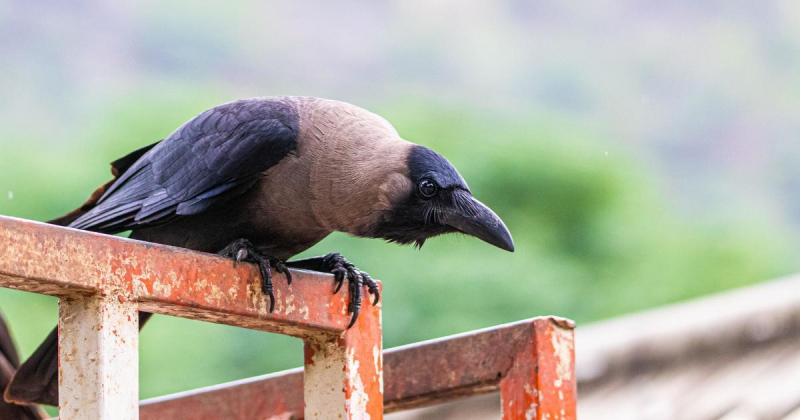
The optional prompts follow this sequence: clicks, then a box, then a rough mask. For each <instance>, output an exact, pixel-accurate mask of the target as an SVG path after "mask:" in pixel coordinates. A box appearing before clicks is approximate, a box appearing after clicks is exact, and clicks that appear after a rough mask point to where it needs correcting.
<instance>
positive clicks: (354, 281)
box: [322, 252, 381, 328]
mask: <svg viewBox="0 0 800 420" xmlns="http://www.w3.org/2000/svg"><path fill="white" fill-rule="evenodd" d="M322 266H323V269H324V270H327V271H329V272H331V273H333V276H334V279H335V281H336V289H334V291H333V293H334V294H336V293H338V292H339V290H340V289H341V288H342V285H343V284H344V280H345V278H346V279H347V282H348V286H349V291H350V302H349V303H348V305H347V311H348V312H349V313H351V314H353V318H352V319H351V320H350V324H349V325H348V326H347V328H350V327H352V326H353V325H354V324H355V323H356V320H357V319H358V314H359V312H360V311H361V298H362V289H363V288H364V286H366V287H367V290H368V291H369V294H371V295H373V296H374V299H373V301H372V304H373V305H377V304H378V301H379V300H380V299H381V292H380V289H379V288H378V283H377V282H376V281H375V280H373V279H372V277H370V275H369V274H367V273H365V272H363V271H361V270H359V269H358V268H356V267H355V266H354V265H353V264H352V263H350V261H347V259H346V258H345V257H343V256H342V255H341V254H339V253H336V252H334V253H331V254H328V255H325V256H323V257H322Z"/></svg>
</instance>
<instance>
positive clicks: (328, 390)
mask: <svg viewBox="0 0 800 420" xmlns="http://www.w3.org/2000/svg"><path fill="white" fill-rule="evenodd" d="M381 330H382V325H381V303H378V305H377V306H373V305H371V304H370V303H367V302H366V299H365V302H364V305H363V307H362V308H361V315H360V317H359V319H358V322H356V324H355V325H354V326H353V328H351V329H349V330H347V331H346V332H344V333H343V334H341V335H337V336H328V337H322V338H310V339H306V340H305V370H304V372H305V373H304V379H303V382H304V387H303V389H304V391H303V395H304V399H305V418H306V419H353V420H355V419H369V420H380V419H383V339H382V336H383V335H382V331H381Z"/></svg>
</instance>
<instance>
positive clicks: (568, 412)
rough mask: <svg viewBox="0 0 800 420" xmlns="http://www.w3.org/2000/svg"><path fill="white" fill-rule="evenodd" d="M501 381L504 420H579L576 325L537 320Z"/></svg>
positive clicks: (562, 321)
mask: <svg viewBox="0 0 800 420" xmlns="http://www.w3.org/2000/svg"><path fill="white" fill-rule="evenodd" d="M529 328H530V329H529V334H528V335H527V337H526V338H525V340H524V341H523V342H521V343H519V344H518V345H519V347H517V349H516V350H517V353H516V356H515V357H514V363H513V365H512V366H511V369H509V370H508V372H507V374H506V375H505V376H504V377H503V379H502V380H501V381H500V396H501V399H502V409H503V419H504V420H530V419H548V420H573V419H576V418H577V389H578V380H577V379H576V378H575V346H574V341H573V334H574V331H573V328H574V325H572V323H570V322H569V321H566V320H563V319H537V320H534V321H533V323H532V325H530V326H529Z"/></svg>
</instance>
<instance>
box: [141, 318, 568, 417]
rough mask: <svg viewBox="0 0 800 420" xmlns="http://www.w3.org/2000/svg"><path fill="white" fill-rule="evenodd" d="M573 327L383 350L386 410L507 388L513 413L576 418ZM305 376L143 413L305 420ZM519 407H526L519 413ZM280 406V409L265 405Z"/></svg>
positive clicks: (534, 327) (547, 324)
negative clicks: (187, 411) (195, 411)
mask: <svg viewBox="0 0 800 420" xmlns="http://www.w3.org/2000/svg"><path fill="white" fill-rule="evenodd" d="M573 328H574V325H573V324H572V323H571V322H570V321H568V320H564V319H562V318H555V317H543V318H535V319H531V320H526V321H521V322H517V323H513V324H508V325H503V326H499V327H495V328H491V329H486V330H480V331H474V332H470V333H467V334H461V335H457V336H452V337H445V338H441V339H437V340H432V341H428V342H422V343H417V344H412V345H409V346H404V347H398V348H395V349H390V350H387V351H386V352H385V353H384V355H383V367H384V382H385V394H384V406H385V410H386V412H387V413H388V412H395V411H400V410H403V409H408V408H414V407H420V406H425V405H432V404H437V403H442V402H446V401H449V400H453V399H457V398H462V397H467V396H471V395H476V394H482V393H488V392H494V391H498V390H500V391H501V392H502V393H503V400H504V403H505V404H506V405H507V407H508V409H506V410H505V412H504V413H505V415H506V418H509V419H517V418H521V419H526V420H527V419H528V418H532V419H545V418H550V419H560V418H563V419H574V418H575V410H576V405H577V401H576V386H575V385H576V383H577V382H576V379H575V372H574V349H573V331H572V330H573ZM302 375H303V374H302V372H301V371H300V370H293V371H287V372H285V373H283V374H274V375H268V376H266V377H263V378H252V379H248V380H246V381H240V382H237V383H234V384H231V386H230V387H228V386H225V385H219V386H216V387H212V388H207V389H201V390H196V391H192V392H188V393H183V394H179V395H175V396H174V397H169V396H167V397H162V398H159V399H155V400H150V401H146V402H144V403H143V405H142V416H143V418H148V419H157V418H166V414H165V415H164V417H162V416H161V415H162V413H170V412H175V411H161V410H167V409H169V410H178V409H179V407H187V408H188V407H196V406H198V405H203V406H204V407H207V408H208V409H207V411H203V413H204V416H205V417H204V418H226V419H249V418H259V417H269V416H272V415H277V414H281V413H285V412H289V413H293V414H295V415H296V416H297V417H298V418H299V417H300V416H301V413H302V412H303V405H302V399H301V398H299V397H297V396H299V395H301V394H302V393H303V390H302V386H303V384H302ZM276 390H280V391H278V392H276ZM534 396H535V397H534ZM240 398H246V399H247V401H249V402H250V403H252V404H253V406H252V407H253V409H252V410H248V411H246V412H243V413H241V414H240V415H238V416H231V415H229V413H230V411H227V408H225V407H226V406H239V407H241V406H242V405H244V404H243V400H242V399H240ZM271 401H275V403H274V404H273V403H271ZM512 401H513V402H512ZM287 402H289V403H287ZM515 404H516V405H517V408H521V410H515V409H514V405H515ZM273 406H275V407H279V409H275V410H272V409H269V408H267V409H266V410H263V409H262V408H261V407H273ZM162 407H163V408H162ZM262 410H263V411H262ZM562 410H563V413H562ZM528 416H532V417H528Z"/></svg>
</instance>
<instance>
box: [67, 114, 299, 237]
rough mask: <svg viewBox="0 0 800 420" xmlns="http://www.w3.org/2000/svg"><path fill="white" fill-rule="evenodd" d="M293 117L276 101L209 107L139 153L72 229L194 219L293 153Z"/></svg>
mask: <svg viewBox="0 0 800 420" xmlns="http://www.w3.org/2000/svg"><path fill="white" fill-rule="evenodd" d="M296 133H297V113H296V111H295V109H294V108H293V107H292V106H291V105H290V104H287V103H284V102H283V101H281V100H279V99H250V100H243V101H237V102H232V103H229V104H225V105H221V106H219V107H216V108H213V109H210V110H208V111H206V112H204V113H202V114H200V115H198V116H197V117H195V118H194V119H192V120H190V121H189V122H187V123H186V124H184V125H183V126H182V127H180V128H179V129H178V130H176V131H175V132H174V133H172V134H171V135H170V136H169V137H167V138H166V139H164V140H163V141H161V142H160V143H158V144H156V145H155V146H154V147H153V148H152V149H150V150H148V151H147V152H146V153H144V154H143V155H142V156H141V157H140V158H139V159H138V160H137V161H136V162H135V163H133V165H131V166H130V168H128V169H127V170H126V171H125V172H124V173H123V174H122V176H120V178H119V179H118V180H116V182H114V183H113V185H111V187H110V188H109V189H108V190H107V191H106V192H105V194H104V195H103V197H102V198H101V199H100V200H99V201H98V204H97V206H96V207H94V208H93V209H92V210H91V211H89V212H87V213H86V214H84V215H83V216H81V217H80V218H78V219H77V220H75V221H74V222H72V223H71V224H70V226H71V227H74V228H77V229H84V230H92V231H97V232H104V233H117V232H122V231H125V230H130V229H133V228H137V227H143V226H149V225H155V224H160V223H164V222H168V221H170V220H173V219H175V218H177V217H181V216H188V215H193V214H197V213H201V212H203V211H205V210H206V209H208V208H209V207H211V206H214V205H218V204H221V203H224V202H226V201H228V200H230V199H231V198H233V197H235V196H237V195H239V194H241V193H243V192H245V191H246V190H247V189H249V188H250V187H251V186H253V184H255V182H256V181H257V180H258V178H259V177H260V176H261V175H262V174H263V173H264V171H266V170H267V169H269V168H270V167H272V166H274V165H275V164H277V163H278V162H279V161H280V160H281V159H283V158H284V157H286V156H287V155H288V154H289V153H291V152H292V151H293V150H295V148H296Z"/></svg>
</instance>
